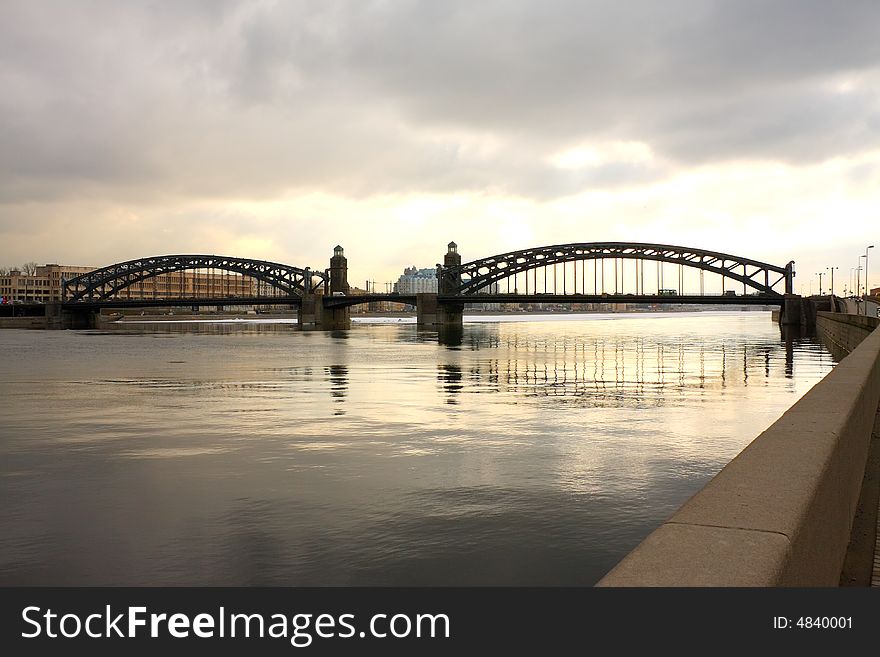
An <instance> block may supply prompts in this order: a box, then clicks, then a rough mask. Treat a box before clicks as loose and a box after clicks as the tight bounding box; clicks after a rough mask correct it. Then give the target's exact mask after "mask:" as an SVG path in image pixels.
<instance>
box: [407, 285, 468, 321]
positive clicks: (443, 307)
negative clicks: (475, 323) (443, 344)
mask: <svg viewBox="0 0 880 657" xmlns="http://www.w3.org/2000/svg"><path fill="white" fill-rule="evenodd" d="M463 315H464V304H463V303H441V302H440V301H439V300H438V298H437V295H436V294H433V293H421V294H416V324H417V325H418V326H426V327H427V326H433V327H437V326H441V327H445V328H458V329H460V328H461V327H462V324H463V322H464V317H463Z"/></svg>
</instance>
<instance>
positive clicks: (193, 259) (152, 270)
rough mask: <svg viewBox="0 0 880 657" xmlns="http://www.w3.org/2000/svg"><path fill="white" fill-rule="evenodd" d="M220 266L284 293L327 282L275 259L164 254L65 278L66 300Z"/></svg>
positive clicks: (107, 295)
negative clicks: (151, 279)
mask: <svg viewBox="0 0 880 657" xmlns="http://www.w3.org/2000/svg"><path fill="white" fill-rule="evenodd" d="M199 269H205V270H221V271H227V272H232V273H236V274H241V275H243V276H249V277H251V278H254V279H256V280H258V281H263V282H265V283H267V284H268V285H270V286H271V287H272V288H274V289H276V290H278V291H280V292H282V293H283V294H286V295H290V296H293V295H298V296H302V295H303V294H307V293H313V292H315V291H316V290H317V289H318V288H320V287H321V286H325V285H326V284H327V281H328V278H329V275H328V274H327V273H326V272H322V271H311V270H310V269H308V268H306V269H300V268H299V267H292V266H290V265H284V264H281V263H278V262H270V261H267V260H252V259H248V258H234V257H230V256H217V255H164V256H152V257H149V258H138V259H136V260H128V261H126V262H118V263H116V264H113V265H109V266H107V267H101V268H100V269H95V270H94V271H91V272H88V273H86V274H83V275H82V276H77V277H76V278H72V279H70V280H67V281H64V283H63V287H62V291H63V296H64V300H65V301H85V300H99V301H100V300H105V299H109V298H110V297H112V296H113V295H115V294H116V293H117V292H119V291H120V290H124V289H125V288H127V287H129V286H131V285H134V284H135V283H139V282H140V281H143V280H145V279H148V278H153V277H155V276H159V275H161V274H170V273H173V272H178V271H184V270H199Z"/></svg>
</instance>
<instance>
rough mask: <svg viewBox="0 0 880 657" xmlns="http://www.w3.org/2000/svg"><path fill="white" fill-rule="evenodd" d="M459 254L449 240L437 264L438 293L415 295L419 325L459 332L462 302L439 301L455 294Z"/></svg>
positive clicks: (456, 247)
mask: <svg viewBox="0 0 880 657" xmlns="http://www.w3.org/2000/svg"><path fill="white" fill-rule="evenodd" d="M460 265H461V255H460V254H459V253H458V244H456V243H455V242H450V243H449V244H448V245H447V247H446V255H445V256H444V257H443V264H442V265H437V291H438V294H431V293H428V294H417V295H416V315H417V319H416V322H417V323H418V325H419V326H431V327H438V328H439V329H440V331H441V332H442V331H447V332H448V331H452V332H460V331H461V329H462V323H463V315H464V304H463V303H456V302H454V301H441V299H440V297H442V296H443V295H452V294H457V292H458V286H459V285H460V284H461V272H460V271H459V269H458V267H459V266H460Z"/></svg>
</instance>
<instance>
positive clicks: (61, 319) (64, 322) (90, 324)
mask: <svg viewBox="0 0 880 657" xmlns="http://www.w3.org/2000/svg"><path fill="white" fill-rule="evenodd" d="M97 325H98V313H96V312H95V311H94V310H90V309H88V308H75V309H70V308H64V306H63V305H62V304H61V302H58V301H56V302H53V303H47V304H46V328H48V329H52V330H58V329H91V328H95V327H96V326H97Z"/></svg>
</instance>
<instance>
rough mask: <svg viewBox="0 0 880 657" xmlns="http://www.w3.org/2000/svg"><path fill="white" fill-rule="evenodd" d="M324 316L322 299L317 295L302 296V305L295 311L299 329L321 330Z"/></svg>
mask: <svg viewBox="0 0 880 657" xmlns="http://www.w3.org/2000/svg"><path fill="white" fill-rule="evenodd" d="M323 315H324V303H323V301H322V298H321V297H320V296H318V295H317V294H313V293H308V294H304V295H303V298H302V303H300V304H299V308H298V309H297V311H296V320H297V322H299V325H300V328H304V329H307V328H310V329H315V328H321V321H322V319H323Z"/></svg>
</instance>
